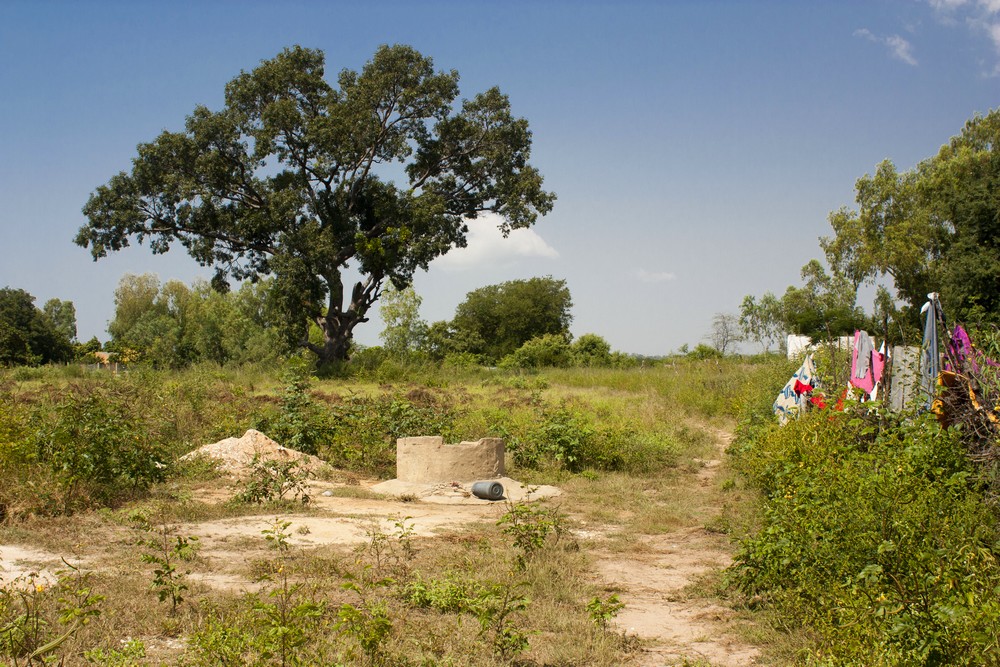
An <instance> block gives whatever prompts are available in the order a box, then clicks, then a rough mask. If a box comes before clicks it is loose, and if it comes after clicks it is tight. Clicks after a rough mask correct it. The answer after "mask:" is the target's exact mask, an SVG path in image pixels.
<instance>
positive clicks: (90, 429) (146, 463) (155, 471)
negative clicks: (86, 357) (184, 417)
mask: <svg viewBox="0 0 1000 667" xmlns="http://www.w3.org/2000/svg"><path fill="white" fill-rule="evenodd" d="M128 401H129V398H128V397H127V396H125V395H123V394H121V393H119V392H117V391H114V390H109V389H106V388H104V387H101V386H94V387H89V388H84V387H79V388H76V389H74V390H71V392H70V393H69V394H68V395H67V396H66V397H65V399H64V400H63V401H61V402H60V403H59V404H57V405H56V406H55V407H54V410H53V411H52V413H50V414H45V415H42V414H38V415H36V419H38V420H39V422H38V423H37V425H36V429H37V430H36V432H35V437H34V440H35V448H36V452H35V456H34V458H35V460H36V461H38V462H39V463H41V464H43V465H45V466H47V467H48V468H49V470H51V471H52V474H53V475H54V476H55V479H56V480H57V482H58V484H59V486H60V487H61V488H62V489H63V491H64V493H65V507H64V509H65V510H66V511H69V510H72V509H73V506H74V505H75V504H77V503H81V504H88V503H89V502H97V503H101V504H110V503H115V502H118V501H119V500H121V499H123V498H126V497H129V496H133V495H135V494H137V493H140V492H143V491H146V490H147V489H148V488H149V487H150V485H152V484H153V483H155V482H158V481H161V480H163V479H164V477H165V467H166V465H165V463H164V461H165V459H166V452H165V451H164V449H163V447H162V446H161V445H160V444H158V443H157V442H156V441H155V438H154V437H153V436H152V434H151V433H150V432H149V430H148V428H147V425H146V424H145V423H144V422H143V421H142V420H141V419H140V418H139V417H138V415H136V414H135V412H134V411H133V409H132V407H133V406H130V405H129V404H128Z"/></svg>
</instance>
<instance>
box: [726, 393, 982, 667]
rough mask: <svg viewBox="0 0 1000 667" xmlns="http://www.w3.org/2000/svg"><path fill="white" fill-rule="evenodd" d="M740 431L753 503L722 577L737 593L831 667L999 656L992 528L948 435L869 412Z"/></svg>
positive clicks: (739, 449)
mask: <svg viewBox="0 0 1000 667" xmlns="http://www.w3.org/2000/svg"><path fill="white" fill-rule="evenodd" d="M745 433H746V432H745ZM745 433H744V435H743V436H742V438H741V441H740V442H738V444H737V446H736V447H735V448H734V453H735V455H736V458H735V460H736V463H737V466H738V468H739V469H740V470H741V471H742V472H743V474H744V475H745V476H746V477H747V479H748V481H749V482H750V483H751V484H752V485H753V486H755V487H756V488H757V489H759V490H760V492H761V494H762V499H763V508H762V516H761V519H762V526H761V529H760V531H759V532H757V533H756V534H754V535H752V536H750V537H748V538H746V539H745V540H744V541H743V542H742V544H741V546H740V549H739V552H738V553H737V556H736V559H735V563H734V565H733V568H732V570H731V577H732V581H733V583H734V584H735V585H736V586H737V587H738V588H739V589H740V590H741V591H743V592H744V593H745V594H746V595H747V596H748V597H750V598H751V599H754V600H757V601H758V602H762V603H765V604H773V605H775V606H776V607H777V608H778V609H779V610H780V612H782V613H783V614H784V615H786V616H787V617H790V618H792V619H794V620H797V621H798V622H799V623H801V624H802V625H804V626H806V627H810V628H812V629H814V630H815V631H817V632H818V633H819V635H820V636H821V638H822V647H821V652H822V653H824V654H826V655H828V656H831V658H832V659H834V660H835V662H836V663H837V664H880V665H945V664H947V665H985V664H997V663H998V661H1000V646H998V641H997V637H1000V599H998V598H997V595H996V591H997V590H1000V565H998V562H997V549H998V545H1000V530H998V522H997V517H996V515H995V513H994V510H993V508H992V506H991V505H990V504H988V503H986V502H985V498H984V497H983V495H982V494H981V493H980V491H979V490H978V488H977V487H976V485H975V484H973V483H972V482H971V480H972V476H971V474H970V472H971V471H970V464H969V462H968V461H967V460H966V458H965V457H964V455H963V453H962V449H961V445H960V443H959V442H958V434H956V433H955V432H954V431H942V430H941V429H940V428H939V427H938V425H937V423H936V422H935V421H934V419H933V418H932V417H930V416H929V415H924V416H921V417H913V416H910V417H909V418H907V419H901V418H899V417H896V416H887V415H883V414H880V413H879V412H878V411H874V410H872V411H865V412H861V411H855V412H854V413H853V414H836V413H829V412H816V413H812V414H810V415H807V416H805V417H803V418H800V419H798V420H796V421H793V422H790V423H789V424H788V425H787V426H785V427H784V428H779V427H777V426H774V425H772V426H770V428H767V427H763V426H758V427H757V428H755V429H753V431H752V433H753V440H752V441H747V440H746V434H745ZM876 657H877V659H876Z"/></svg>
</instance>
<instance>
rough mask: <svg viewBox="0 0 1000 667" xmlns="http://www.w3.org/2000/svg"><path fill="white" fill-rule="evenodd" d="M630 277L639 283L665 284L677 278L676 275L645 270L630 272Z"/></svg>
mask: <svg viewBox="0 0 1000 667" xmlns="http://www.w3.org/2000/svg"><path fill="white" fill-rule="evenodd" d="M632 277H633V278H635V279H636V280H638V281H639V282H640V283H650V284H656V283H666V282H670V281H671V280H674V279H676V278H677V276H676V275H674V274H673V273H670V272H669V271H647V270H646V269H637V270H635V271H633V272H632Z"/></svg>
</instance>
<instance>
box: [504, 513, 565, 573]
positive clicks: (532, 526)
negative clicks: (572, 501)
mask: <svg viewBox="0 0 1000 667" xmlns="http://www.w3.org/2000/svg"><path fill="white" fill-rule="evenodd" d="M497 525H498V526H500V530H501V532H502V533H503V534H504V535H507V536H508V537H509V538H510V539H511V543H512V544H513V545H514V546H515V547H516V548H517V549H518V550H519V551H518V554H517V567H518V569H520V570H524V569H525V568H526V567H527V565H528V562H529V561H531V559H533V558H534V557H535V556H536V555H537V554H538V553H539V552H540V551H541V550H542V549H544V548H545V546H546V545H547V544H548V542H549V536H550V535H552V536H554V537H555V540H554V541H558V540H559V537H560V536H561V535H562V533H563V532H564V530H565V525H564V517H563V516H562V514H560V513H559V510H558V508H550V507H539V506H537V505H534V504H532V503H527V502H521V503H512V502H510V501H507V511H506V512H505V513H504V515H503V516H501V517H500V519H499V520H498V521H497Z"/></svg>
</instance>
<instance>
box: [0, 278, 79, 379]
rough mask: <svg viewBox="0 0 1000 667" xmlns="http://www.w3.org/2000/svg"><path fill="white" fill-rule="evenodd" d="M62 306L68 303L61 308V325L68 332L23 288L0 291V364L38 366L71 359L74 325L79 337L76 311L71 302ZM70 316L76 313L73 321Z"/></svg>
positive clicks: (74, 332)
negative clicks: (69, 334)
mask: <svg viewBox="0 0 1000 667" xmlns="http://www.w3.org/2000/svg"><path fill="white" fill-rule="evenodd" d="M50 303H51V302H50ZM60 304H67V305H61V307H60V308H59V309H58V310H59V311H60V312H61V313H62V314H63V315H64V318H63V320H62V322H61V323H60V324H61V326H62V327H63V328H65V331H61V330H60V328H57V326H56V325H55V324H53V322H52V320H51V319H49V317H48V315H46V314H45V313H44V312H42V311H41V310H39V309H38V308H37V307H35V297H33V296H31V295H30V294H28V293H27V292H25V291H24V290H22V289H15V288H12V287H5V288H3V289H0V365H3V366H15V365H36V364H44V363H49V362H53V361H69V360H70V359H71V358H72V356H73V346H72V344H71V341H70V338H69V336H67V335H66V334H67V333H68V330H69V328H70V325H72V331H73V335H74V336H75V335H76V315H75V310H74V309H73V303H72V302H71V301H63V302H60ZM47 305H48V304H47ZM69 313H73V319H72V322H70V320H69V317H68V316H69Z"/></svg>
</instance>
